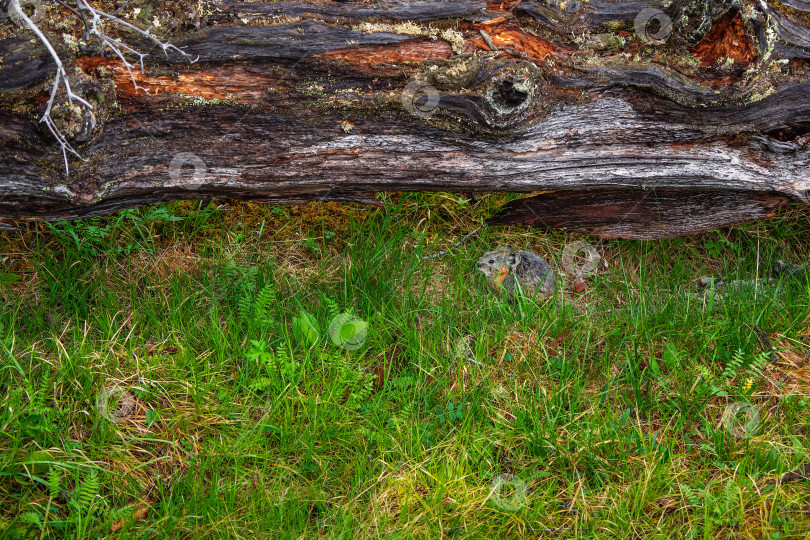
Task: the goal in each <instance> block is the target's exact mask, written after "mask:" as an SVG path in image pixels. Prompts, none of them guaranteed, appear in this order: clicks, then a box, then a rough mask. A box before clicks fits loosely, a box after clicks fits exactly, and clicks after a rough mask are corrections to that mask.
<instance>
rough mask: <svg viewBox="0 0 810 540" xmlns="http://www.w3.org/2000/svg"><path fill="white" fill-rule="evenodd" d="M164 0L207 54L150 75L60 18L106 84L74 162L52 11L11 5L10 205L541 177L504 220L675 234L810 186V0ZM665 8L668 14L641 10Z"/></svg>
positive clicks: (24, 209)
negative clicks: (44, 119) (23, 10)
mask: <svg viewBox="0 0 810 540" xmlns="http://www.w3.org/2000/svg"><path fill="white" fill-rule="evenodd" d="M43 1H44V0H43ZM0 4H2V0H0ZM132 5H138V6H144V7H143V8H142V9H145V6H147V5H148V1H147V0H142V1H140V2H134V3H133V4H132ZM151 7H152V9H151V15H152V16H153V17H156V18H157V19H158V20H159V21H160V24H161V26H160V28H163V29H165V30H166V33H165V35H164V37H165V39H168V40H170V41H171V42H172V43H174V44H176V45H177V46H179V47H180V48H182V49H183V50H185V51H187V52H188V53H190V54H192V55H195V56H196V55H199V61H198V62H197V63H194V64H189V63H188V62H186V61H185V60H184V59H183V58H181V57H175V56H172V55H170V56H169V57H168V58H164V57H163V56H162V53H161V52H160V51H158V50H155V51H151V52H152V53H153V54H152V56H150V57H149V58H148V59H147V66H146V72H145V73H144V74H141V73H140V72H136V73H135V76H136V79H137V81H138V84H139V85H140V86H144V87H147V88H149V89H150V93H149V94H145V93H143V92H136V91H135V88H134V86H133V84H132V81H131V80H130V78H129V74H128V73H127V71H126V70H125V69H124V67H123V66H122V64H121V62H120V61H119V60H117V59H115V58H112V57H109V58H108V57H104V56H101V55H99V54H98V53H97V52H93V46H94V44H93V43H92V42H90V43H83V42H82V41H81V28H80V26H81V25H76V24H75V22H71V21H75V19H74V17H73V15H72V14H71V13H70V12H69V11H68V10H66V9H64V8H57V7H52V8H51V10H50V11H49V13H48V16H47V17H46V19H45V20H43V21H42V23H41V24H40V26H41V27H42V28H43V30H45V31H46V35H48V37H49V38H50V39H51V42H52V43H53V44H54V46H56V47H57V49H58V50H59V52H60V54H61V55H62V58H63V59H67V60H68V61H69V62H70V65H71V68H72V69H71V70H70V71H69V74H70V76H71V82H72V83H73V85H74V86H75V87H76V88H78V89H79V90H80V91H81V92H82V95H83V96H84V97H85V98H86V99H88V100H90V101H91V102H92V103H93V104H94V109H93V111H92V112H89V113H86V114H85V118H83V119H82V118H78V117H76V118H64V119H63V123H62V124H61V125H63V126H65V134H66V135H69V140H70V141H71V143H72V144H73V146H74V147H75V148H76V149H77V150H78V151H79V153H80V154H81V155H82V156H83V157H84V158H85V159H86V160H87V161H86V162H83V161H80V160H78V159H73V160H71V162H70V175H69V176H67V177H66V175H65V171H64V167H63V166H62V156H61V153H60V152H59V147H58V145H57V144H56V142H55V141H54V140H53V139H52V137H51V136H50V134H49V133H48V132H47V130H44V129H43V128H42V126H41V125H39V124H38V122H37V119H38V117H39V115H40V114H41V111H42V110H44V104H45V102H46V101H47V98H48V94H49V92H50V88H51V86H50V85H51V83H52V78H53V77H52V76H53V63H52V62H51V61H50V60H49V58H48V55H47V54H46V51H45V49H44V48H43V47H42V46H41V44H39V43H38V42H37V41H36V39H35V38H34V36H33V34H32V33H31V32H29V31H26V30H24V29H21V28H18V27H17V26H15V25H13V24H11V22H9V21H6V22H5V23H2V26H0V217H6V218H34V219H46V220H56V219H69V218H76V217H82V216H93V215H100V214H105V213H109V212H113V211H116V210H119V209H122V208H127V207H132V206H135V205H140V204H149V203H156V202H160V201H167V200H176V199H208V198H212V197H223V196H227V197H234V198H241V199H246V200H254V201H262V202H270V203H297V202H302V201H306V200H312V199H318V200H346V201H360V202H366V203H373V202H374V197H373V193H374V192H377V191H428V190H442V191H453V190H455V191H464V192H486V191H518V192H537V191H542V192H544V194H541V195H539V196H537V197H534V198H530V199H527V200H522V201H516V202H514V203H512V204H511V205H510V206H509V207H508V208H507V211H506V213H505V214H504V215H501V216H499V217H498V218H496V219H495V220H494V221H493V222H494V223H515V222H524V223H525V222H531V223H534V224H536V225H539V226H549V227H574V228H578V229H581V230H586V231H589V232H592V233H594V234H598V235H602V236H607V237H632V238H655V237H662V236H674V235H679V234H690V233H695V232H700V231H703V230H707V229H711V228H716V227H718V226H722V225H728V224H732V223H738V222H742V221H749V220H752V219H760V218H762V217H765V216H768V215H771V214H772V213H773V212H774V210H775V209H776V208H777V207H779V206H780V205H782V204H786V203H789V202H803V203H806V202H809V201H810V195H809V194H808V193H809V192H808V190H810V180H808V165H810V144H809V143H810V72H808V65H809V64H808V61H810V4H808V2H806V1H804V0H790V1H787V2H779V3H777V2H768V3H764V2H760V1H759V0H742V1H741V2H739V1H737V0H735V1H733V2H732V1H716V2H710V1H706V0H703V1H701V0H693V1H689V2H686V1H678V0H676V1H675V2H673V3H671V4H670V5H669V6H668V7H661V8H656V7H655V6H654V5H650V4H648V3H646V2H609V1H607V0H591V1H590V2H588V3H584V2H578V1H576V0H569V1H568V2H567V3H555V2H548V1H546V2H539V1H522V2H520V1H516V0H504V1H503V2H497V1H493V2H484V1H483V0H452V1H441V0H426V1H412V2H408V1H405V0H383V1H374V2H359V1H358V2H333V1H327V0H320V1H309V2H303V1H298V2H295V1H287V2H269V1H267V2H235V1H231V0H222V1H209V2H204V1H200V2H191V3H189V2H188V1H183V0H181V1H179V2H171V3H170V2H166V1H165V0H152V1H151ZM645 9H646V10H650V9H659V11H658V12H650V11H647V12H645V11H643V10H645ZM651 13H653V14H657V13H661V14H662V15H663V16H659V15H656V16H657V17H659V21H662V22H663V26H662V28H661V30H660V31H659V30H658V27H657V26H656V23H651V24H650V25H647V26H645V25H644V24H642V25H641V26H640V27H639V25H638V24H636V19H637V18H639V14H642V17H643V16H644V14H646V15H650V14H651ZM127 14H128V12H127V11H124V12H122V15H121V16H127ZM129 20H134V19H133V18H132V17H130V19H129ZM670 21H671V33H669V34H667V33H666V30H668V29H669V26H668V24H669V22H670ZM642 23H643V21H642ZM139 24H140V23H139ZM141 26H143V27H145V26H147V25H146V24H142V25H141ZM74 27H76V30H75V31H70V29H71V28H74ZM645 29H646V33H645ZM69 32H70V33H71V35H72V36H73V39H74V40H75V43H77V44H78V46H74V47H73V48H71V43H72V42H71V40H70V38H65V36H64V35H63V34H67V33H69ZM120 37H121V38H124V39H126V40H127V41H128V42H129V43H132V44H133V45H134V46H136V47H137V48H139V49H141V50H145V51H147V50H150V45H149V43H147V42H146V41H144V40H143V39H142V38H139V37H138V36H136V35H134V34H127V33H123V32H122V33H121V34H120ZM657 37H660V38H661V39H658V40H657V39H656V38H657ZM83 51H85V52H83ZM108 56H109V55H108ZM414 91H415V93H414ZM65 110H68V109H65ZM65 114H67V113H65ZM194 166H196V169H195V168H194ZM651 193H652V194H654V196H651V195H650V194H651Z"/></svg>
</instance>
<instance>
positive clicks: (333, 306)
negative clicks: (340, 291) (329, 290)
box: [323, 297, 341, 320]
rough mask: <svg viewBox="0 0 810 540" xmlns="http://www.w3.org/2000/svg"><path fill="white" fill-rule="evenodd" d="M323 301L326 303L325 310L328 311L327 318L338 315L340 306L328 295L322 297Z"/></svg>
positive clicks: (330, 318)
mask: <svg viewBox="0 0 810 540" xmlns="http://www.w3.org/2000/svg"><path fill="white" fill-rule="evenodd" d="M323 301H324V303H325V304H326V309H327V311H328V312H329V320H332V319H334V318H335V317H337V316H338V315H340V313H341V311H340V307H338V304H337V302H335V301H334V300H332V299H331V298H328V297H324V299H323Z"/></svg>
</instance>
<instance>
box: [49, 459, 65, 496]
mask: <svg viewBox="0 0 810 540" xmlns="http://www.w3.org/2000/svg"><path fill="white" fill-rule="evenodd" d="M60 491H62V471H60V470H59V469H57V468H56V467H48V495H50V497H51V499H54V500H55V499H56V498H57V497H59V492H60Z"/></svg>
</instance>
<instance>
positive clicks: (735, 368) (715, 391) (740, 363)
mask: <svg viewBox="0 0 810 540" xmlns="http://www.w3.org/2000/svg"><path fill="white" fill-rule="evenodd" d="M768 361H769V359H768V355H767V354H766V353H760V354H758V355H756V356H751V357H749V356H747V355H746V354H745V352H744V351H743V350H742V349H737V350H736V351H734V354H732V355H731V359H730V360H729V361H728V363H727V364H726V365H725V367H724V368H723V371H722V373H721V374H720V375H715V374H714V373H712V372H711V370H709V369H708V368H706V367H704V366H697V370H698V372H699V373H700V375H701V377H702V378H703V380H704V386H705V387H707V388H708V391H709V394H710V395H712V396H719V397H726V396H728V395H729V392H728V388H730V387H731V381H733V380H736V381H737V386H738V387H740V388H741V389H742V390H743V391H745V390H748V389H750V387H751V380H752V379H753V378H759V377H760V376H761V374H762V370H763V369H764V368H765V365H766V364H767V363H768Z"/></svg>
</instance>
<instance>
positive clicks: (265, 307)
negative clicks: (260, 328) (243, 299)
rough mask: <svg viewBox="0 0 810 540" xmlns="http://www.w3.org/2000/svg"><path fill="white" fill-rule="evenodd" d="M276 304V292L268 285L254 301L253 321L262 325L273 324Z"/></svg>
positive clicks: (270, 284) (271, 285)
mask: <svg viewBox="0 0 810 540" xmlns="http://www.w3.org/2000/svg"><path fill="white" fill-rule="evenodd" d="M275 303H276V290H275V288H274V287H273V284H272V283H268V284H267V285H265V286H264V287H262V289H261V290H260V291H259V293H258V294H257V295H256V299H255V300H254V301H253V319H254V320H255V321H256V322H259V323H261V324H267V323H269V322H271V314H272V311H273V308H274V307H275Z"/></svg>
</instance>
